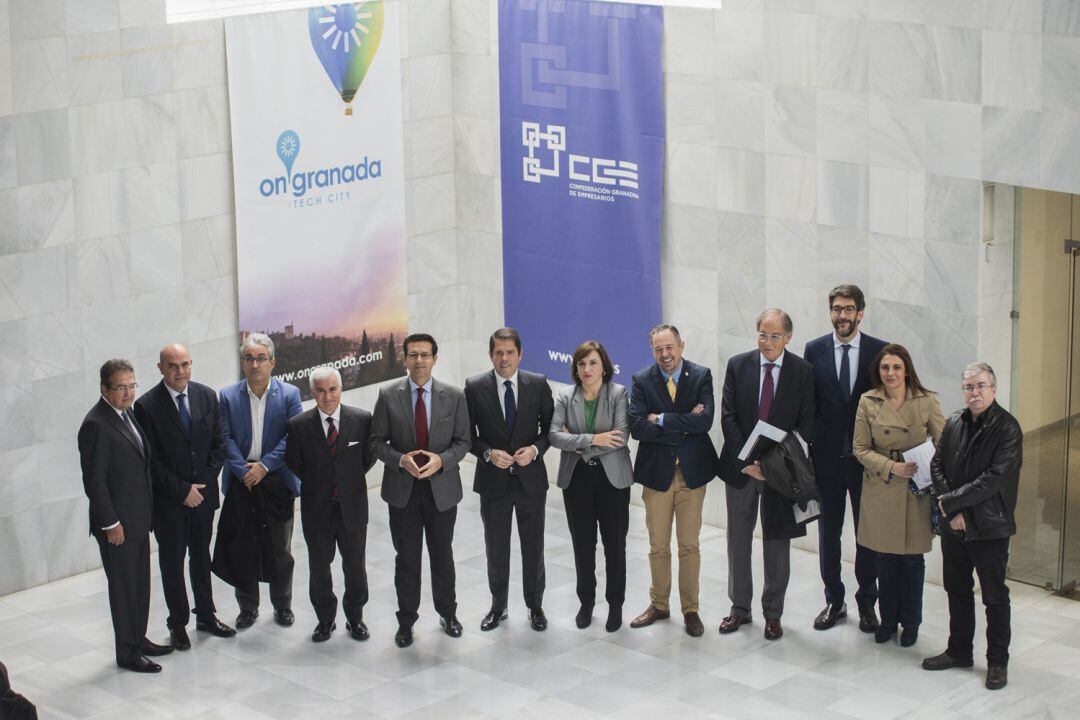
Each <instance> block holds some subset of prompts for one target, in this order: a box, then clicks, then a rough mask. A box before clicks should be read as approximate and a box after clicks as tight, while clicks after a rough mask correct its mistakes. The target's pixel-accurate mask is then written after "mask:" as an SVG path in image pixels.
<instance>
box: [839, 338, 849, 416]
mask: <svg viewBox="0 0 1080 720" xmlns="http://www.w3.org/2000/svg"><path fill="white" fill-rule="evenodd" d="M840 349H841V350H843V351H844V355H843V357H841V358H840V392H842V393H843V394H844V402H845V403H846V402H848V401H849V400H851V362H850V361H848V351H849V350H851V346H850V345H847V344H844V345H841V346H840Z"/></svg>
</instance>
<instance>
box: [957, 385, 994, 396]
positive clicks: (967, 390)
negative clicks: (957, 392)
mask: <svg viewBox="0 0 1080 720" xmlns="http://www.w3.org/2000/svg"><path fill="white" fill-rule="evenodd" d="M992 387H994V386H993V385H991V384H990V383H984V382H981V383H979V384H977V385H961V386H960V389H961V390H963V391H964V394H965V395H971V394H972V393H974V392H975V391H976V390H978V391H979V393H980V394H982V393H984V392H986V391H987V389H989V388H992Z"/></svg>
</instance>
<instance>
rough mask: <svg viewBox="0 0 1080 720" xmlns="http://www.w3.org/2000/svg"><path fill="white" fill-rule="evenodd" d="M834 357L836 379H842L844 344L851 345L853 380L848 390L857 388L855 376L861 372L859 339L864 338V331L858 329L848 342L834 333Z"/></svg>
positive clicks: (849, 368)
mask: <svg viewBox="0 0 1080 720" xmlns="http://www.w3.org/2000/svg"><path fill="white" fill-rule="evenodd" d="M832 339H833V357H834V358H835V359H836V379H837V380H839V379H840V363H841V362H842V361H843V359H844V350H843V348H844V345H845V344H847V345H849V346H850V347H851V349H850V350H848V375H849V376H850V380H851V387H849V388H848V392H852V391H854V390H855V376H856V375H858V374H859V341H861V340H862V333H861V332H858V331H856V332H855V337H853V338H851V340H850V341H848V342H847V343H843V342H841V341H840V338H838V337H836V333H833V336H832Z"/></svg>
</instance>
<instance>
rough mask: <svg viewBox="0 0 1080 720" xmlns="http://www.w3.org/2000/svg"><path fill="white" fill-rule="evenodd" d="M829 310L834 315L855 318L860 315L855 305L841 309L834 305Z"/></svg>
mask: <svg viewBox="0 0 1080 720" xmlns="http://www.w3.org/2000/svg"><path fill="white" fill-rule="evenodd" d="M829 310H830V311H831V312H832V314H833V315H852V316H854V315H857V314H858V313H859V309H858V308H857V307H855V306H854V305H845V306H844V307H840V306H839V305H833V306H832V307H831V308H829Z"/></svg>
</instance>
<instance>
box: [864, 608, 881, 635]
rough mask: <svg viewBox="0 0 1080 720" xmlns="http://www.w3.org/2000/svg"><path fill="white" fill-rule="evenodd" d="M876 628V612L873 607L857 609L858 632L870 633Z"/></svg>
mask: <svg viewBox="0 0 1080 720" xmlns="http://www.w3.org/2000/svg"><path fill="white" fill-rule="evenodd" d="M877 628H878V619H877V612H875V611H874V606H873V605H866V606H864V607H860V608H859V630H861V631H862V632H864V633H872V632H874V631H875V630H877Z"/></svg>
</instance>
